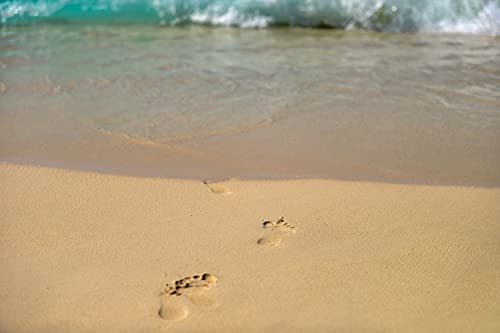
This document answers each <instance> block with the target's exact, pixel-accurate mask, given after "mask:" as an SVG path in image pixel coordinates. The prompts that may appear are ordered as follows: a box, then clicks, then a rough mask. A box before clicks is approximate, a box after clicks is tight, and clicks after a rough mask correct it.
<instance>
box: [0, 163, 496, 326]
mask: <svg viewBox="0 0 500 333" xmlns="http://www.w3.org/2000/svg"><path fill="white" fill-rule="evenodd" d="M0 200H1V201H0V270H1V274H0V298H1V301H0V331H1V332H51V333H58V332H61V333H63V332H64V333H71V332H166V331H168V332H499V331H500V315H499V314H500V241H499V240H500V189H482V188H467V187H438V186H436V187H432V186H416V185H391V184H381V183H364V182H341V181H334V180H293V181H292V180H290V181H239V180H230V181H226V182H223V183H207V184H204V183H203V182H201V181H200V182H197V181H187V180H170V179H152V178H133V177H123V176H111V175H100V174H93V173H83V172H73V171H65V170H58V169H49V168H36V167H24V166H16V165H10V164H2V165H0ZM281 216H283V217H284V220H283V221H280V220H279V218H280V217H281ZM265 220H269V221H270V222H269V223H266V225H265V226H263V222H264V221H265ZM259 243H260V244H259ZM205 273H208V274H211V275H203V274H205ZM184 278H185V279H184ZM170 294H172V295H170Z"/></svg>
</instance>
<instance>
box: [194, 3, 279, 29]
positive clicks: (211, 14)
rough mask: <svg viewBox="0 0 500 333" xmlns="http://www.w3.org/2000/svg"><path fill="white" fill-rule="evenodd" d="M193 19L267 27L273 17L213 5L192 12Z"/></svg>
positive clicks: (200, 22)
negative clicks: (243, 12)
mask: <svg viewBox="0 0 500 333" xmlns="http://www.w3.org/2000/svg"><path fill="white" fill-rule="evenodd" d="M191 21H192V22H194V23H199V24H211V25H221V26H236V27H240V28H265V27H267V26H269V24H270V23H272V18H271V17H267V16H262V15H257V14H255V15H248V14H242V13H240V12H239V11H238V10H237V9H236V8H235V7H229V8H228V9H227V10H223V8H222V7H219V6H211V7H209V8H207V9H206V10H204V11H198V12H195V13H194V14H192V15H191Z"/></svg>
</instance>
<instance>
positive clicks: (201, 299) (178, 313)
mask: <svg viewBox="0 0 500 333" xmlns="http://www.w3.org/2000/svg"><path fill="white" fill-rule="evenodd" d="M216 284H217V277H215V275H212V274H209V273H204V274H201V275H193V276H188V277H185V278H182V279H180V280H177V281H174V282H172V283H171V284H168V283H167V284H166V285H165V289H164V290H163V291H162V296H163V298H162V300H161V306H160V310H159V311H158V315H159V316H160V317H161V318H162V319H165V320H182V319H184V318H186V317H187V316H188V314H189V310H188V302H187V300H189V301H190V302H191V303H192V304H194V305H214V301H213V300H212V299H211V298H209V297H207V296H206V295H205V291H206V290H208V289H211V288H213V287H215V285H216ZM179 296H186V297H179Z"/></svg>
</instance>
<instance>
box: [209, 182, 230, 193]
mask: <svg viewBox="0 0 500 333" xmlns="http://www.w3.org/2000/svg"><path fill="white" fill-rule="evenodd" d="M203 184H205V186H206V187H208V188H209V189H210V191H212V193H215V194H222V195H230V194H232V193H233V192H232V191H231V190H230V189H228V188H226V187H224V186H223V185H222V184H221V182H220V181H211V180H204V181H203Z"/></svg>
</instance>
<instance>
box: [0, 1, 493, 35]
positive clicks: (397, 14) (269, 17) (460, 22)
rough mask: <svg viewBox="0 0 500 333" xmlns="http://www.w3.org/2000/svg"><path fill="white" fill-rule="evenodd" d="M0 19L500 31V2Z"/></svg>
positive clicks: (8, 11)
mask: <svg viewBox="0 0 500 333" xmlns="http://www.w3.org/2000/svg"><path fill="white" fill-rule="evenodd" d="M0 16H1V22H2V24H3V25H12V24H31V23H35V22H47V21H49V22H64V23H69V22H86V23H90V22H92V23H95V22H100V23H122V24H123V23H147V24H159V25H185V24H202V25H222V26H235V27H242V28H264V27H268V26H301V27H330V28H339V29H367V30H377V31H393V32H408V31H425V32H460V33H476V34H490V35H498V34H499V33H500V0H439V1H436V0H10V1H5V0H4V1H1V2H0Z"/></svg>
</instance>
